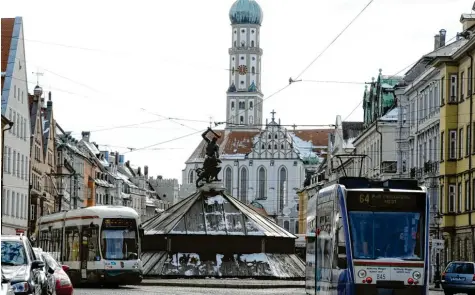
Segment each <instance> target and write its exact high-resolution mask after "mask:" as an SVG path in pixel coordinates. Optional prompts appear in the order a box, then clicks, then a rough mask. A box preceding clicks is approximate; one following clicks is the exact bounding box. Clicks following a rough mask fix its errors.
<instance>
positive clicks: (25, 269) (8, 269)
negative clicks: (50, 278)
mask: <svg viewBox="0 0 475 295" xmlns="http://www.w3.org/2000/svg"><path fill="white" fill-rule="evenodd" d="M1 260H2V274H3V275H4V276H5V278H6V280H9V281H10V284H11V286H12V289H13V292H14V293H15V294H35V295H39V294H41V295H47V294H46V293H44V291H45V290H46V288H44V284H46V281H42V272H43V268H44V266H45V264H44V262H43V261H41V260H39V259H37V258H36V256H35V253H34V251H33V248H32V247H31V244H30V241H28V239H27V238H26V237H25V236H23V235H19V236H6V235H5V236H4V235H2V252H1Z"/></svg>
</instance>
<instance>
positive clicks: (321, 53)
mask: <svg viewBox="0 0 475 295" xmlns="http://www.w3.org/2000/svg"><path fill="white" fill-rule="evenodd" d="M373 1H374V0H370V1H369V2H368V3H367V4H366V5H365V7H363V9H362V10H361V11H360V12H359V13H358V14H357V15H356V16H355V17H354V18H353V19H352V20H351V21H350V23H349V24H348V25H347V26H346V27H345V28H344V29H343V30H342V31H341V32H340V33H338V35H336V37H335V38H334V39H333V40H332V41H331V42H330V44H328V45H327V46H326V47H325V48H324V49H323V51H322V52H320V53H319V54H318V55H317V57H316V58H314V59H313V60H312V62H310V64H309V65H308V66H307V67H305V69H303V71H302V72H300V74H298V76H297V78H295V80H298V79H299V78H300V77H301V76H302V75H303V74H304V73H305V72H306V71H307V70H308V69H309V68H310V67H311V66H312V65H313V64H314V63H315V62H316V61H317V60H318V59H319V58H320V57H321V56H322V55H323V54H324V53H325V52H326V51H327V50H328V49H329V48H330V47H331V46H332V45H333V44H334V43H335V42H336V40H338V38H340V36H341V35H342V34H343V33H344V32H345V31H346V30H347V29H348V28H349V27H350V26H351V25H352V24H353V23H354V22H355V21H356V20H357V19H358V18H359V17H360V15H361V14H362V13H363V12H364V11H365V10H366V9H367V8H368V7H369V6H370V5H371V4H372V3H373Z"/></svg>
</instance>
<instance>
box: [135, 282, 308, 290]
mask: <svg viewBox="0 0 475 295" xmlns="http://www.w3.org/2000/svg"><path fill="white" fill-rule="evenodd" d="M140 286H163V287H190V288H230V289H289V288H305V286H304V285H295V284H282V285H279V284H278V285H272V284H249V285H246V284H240V285H238V284H220V283H216V284H212V283H204V284H199V283H191V282H190V283H174V282H142V283H141V284H140Z"/></svg>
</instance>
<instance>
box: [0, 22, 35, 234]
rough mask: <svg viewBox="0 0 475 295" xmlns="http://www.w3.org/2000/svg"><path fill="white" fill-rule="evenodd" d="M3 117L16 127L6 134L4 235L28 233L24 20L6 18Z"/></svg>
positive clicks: (2, 28)
mask: <svg viewBox="0 0 475 295" xmlns="http://www.w3.org/2000/svg"><path fill="white" fill-rule="evenodd" d="M1 32H2V56H1V59H2V64H1V82H2V85H1V86H2V115H3V116H5V117H7V118H8V119H9V120H10V121H11V122H13V123H14V125H13V128H11V129H10V130H9V131H7V132H6V134H5V138H4V142H3V143H2V144H3V145H4V153H5V156H4V159H5V161H4V163H3V170H4V173H3V179H2V234H16V233H21V232H26V231H27V226H28V208H29V206H28V186H29V178H30V177H29V166H30V165H29V163H30V133H31V132H30V111H29V108H28V84H27V72H26V61H25V46H24V37H23V19H22V18H21V17H16V18H2V20H1Z"/></svg>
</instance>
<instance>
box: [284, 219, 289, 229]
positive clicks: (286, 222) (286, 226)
mask: <svg viewBox="0 0 475 295" xmlns="http://www.w3.org/2000/svg"><path fill="white" fill-rule="evenodd" d="M284 229H285V230H286V231H289V230H290V222H289V221H288V220H286V221H284Z"/></svg>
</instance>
